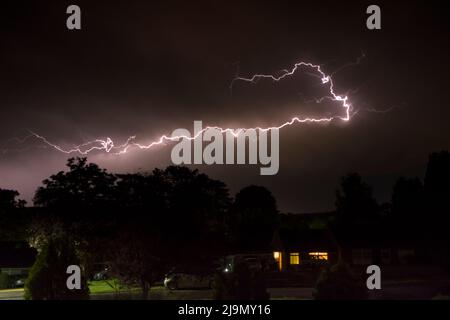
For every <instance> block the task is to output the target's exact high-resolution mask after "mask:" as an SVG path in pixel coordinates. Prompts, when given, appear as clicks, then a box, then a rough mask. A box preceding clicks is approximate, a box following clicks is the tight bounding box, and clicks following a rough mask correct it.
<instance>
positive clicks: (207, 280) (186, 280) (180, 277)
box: [164, 272, 213, 290]
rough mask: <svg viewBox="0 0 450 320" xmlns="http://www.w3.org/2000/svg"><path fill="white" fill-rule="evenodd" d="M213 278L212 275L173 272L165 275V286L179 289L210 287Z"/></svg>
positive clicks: (170, 288)
mask: <svg viewBox="0 0 450 320" xmlns="http://www.w3.org/2000/svg"><path fill="white" fill-rule="evenodd" d="M212 282H213V279H212V277H211V276H209V275H208V276H199V275H193V274H187V273H176V272H172V273H169V274H167V275H166V276H165V278H164V286H165V287H166V288H167V289H169V290H177V289H210V288H211V287H212Z"/></svg>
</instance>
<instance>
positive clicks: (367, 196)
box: [336, 173, 378, 222]
mask: <svg viewBox="0 0 450 320" xmlns="http://www.w3.org/2000/svg"><path fill="white" fill-rule="evenodd" d="M336 211H337V215H338V218H339V219H341V220H343V221H347V222H350V221H352V222H355V221H362V220H367V219H371V218H373V217H374V216H375V214H376V213H377V211H378V204H377V202H376V200H375V199H374V197H373V195H372V188H371V187H369V186H368V185H367V184H366V183H365V182H364V181H363V180H362V178H361V176H360V175H359V174H357V173H350V174H348V175H346V176H344V177H343V178H342V179H341V185H340V189H338V190H337V191H336Z"/></svg>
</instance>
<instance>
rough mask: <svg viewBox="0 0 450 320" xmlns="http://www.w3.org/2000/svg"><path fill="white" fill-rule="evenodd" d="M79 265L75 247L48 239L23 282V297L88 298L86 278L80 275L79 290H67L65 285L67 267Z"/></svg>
mask: <svg viewBox="0 0 450 320" xmlns="http://www.w3.org/2000/svg"><path fill="white" fill-rule="evenodd" d="M69 265H79V260H78V258H77V257H76V254H75V249H74V247H73V246H72V245H70V244H69V243H68V242H66V241H61V242H59V243H55V242H54V241H53V240H50V241H49V242H48V243H47V244H46V245H44V247H43V248H42V250H41V252H40V253H39V255H38V256H37V258H36V262H35V263H34V265H33V266H32V268H31V270H30V273H29V275H28V279H27V281H26V282H25V295H24V298H25V299H28V300H29V299H33V300H54V299H55V300H72V299H75V300H81V299H88V298H89V289H88V286H87V282H86V279H85V278H84V277H82V283H81V289H80V290H69V289H68V288H67V285H66V281H67V277H68V276H69V275H68V274H67V273H66V270H67V267H68V266H69Z"/></svg>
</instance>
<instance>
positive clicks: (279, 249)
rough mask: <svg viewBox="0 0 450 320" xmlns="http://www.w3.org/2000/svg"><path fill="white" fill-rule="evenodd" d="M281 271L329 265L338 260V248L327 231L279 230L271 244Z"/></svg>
mask: <svg viewBox="0 0 450 320" xmlns="http://www.w3.org/2000/svg"><path fill="white" fill-rule="evenodd" d="M271 249H272V251H273V257H274V259H275V260H276V262H277V266H278V270H279V271H296V270H301V269H307V268H315V267H320V266H323V265H328V264H330V263H333V262H334V261H336V260H337V252H338V250H337V246H336V245H335V244H334V242H333V240H332V239H331V238H330V237H329V236H328V234H327V232H326V231H325V230H311V229H307V230H302V231H298V230H289V229H287V230H286V229H284V230H283V229H278V230H276V231H275V232H274V235H273V239H272V242H271Z"/></svg>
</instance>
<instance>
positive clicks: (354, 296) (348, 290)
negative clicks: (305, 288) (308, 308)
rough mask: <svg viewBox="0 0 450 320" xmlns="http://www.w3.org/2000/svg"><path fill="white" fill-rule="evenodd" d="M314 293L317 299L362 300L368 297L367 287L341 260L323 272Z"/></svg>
mask: <svg viewBox="0 0 450 320" xmlns="http://www.w3.org/2000/svg"><path fill="white" fill-rule="evenodd" d="M313 295H314V298H315V299H317V300H360V299H367V288H366V286H365V283H364V282H363V281H362V279H360V278H358V277H355V276H354V274H353V273H352V271H351V269H350V267H349V266H348V265H347V264H346V263H344V262H343V261H339V262H338V263H337V264H335V265H334V266H332V267H331V268H326V269H325V270H324V271H323V272H322V273H321V275H320V276H319V279H318V280H317V284H316V288H315V289H314V292H313Z"/></svg>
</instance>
